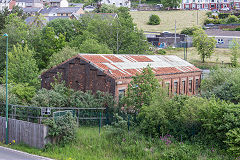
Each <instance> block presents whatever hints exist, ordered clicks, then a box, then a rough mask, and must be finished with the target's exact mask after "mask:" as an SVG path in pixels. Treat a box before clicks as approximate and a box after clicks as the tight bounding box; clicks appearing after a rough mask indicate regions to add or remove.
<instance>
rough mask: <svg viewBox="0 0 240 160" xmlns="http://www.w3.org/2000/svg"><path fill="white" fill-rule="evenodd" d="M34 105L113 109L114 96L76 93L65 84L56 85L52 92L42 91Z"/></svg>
mask: <svg viewBox="0 0 240 160" xmlns="http://www.w3.org/2000/svg"><path fill="white" fill-rule="evenodd" d="M32 105H34V106H38V107H79V108H98V107H112V106H113V105H114V99H113V96H112V95H110V94H108V93H103V92H100V91H97V92H96V94H93V93H92V92H91V91H87V92H82V91H74V90H73V89H70V88H68V87H66V86H65V82H63V81H62V82H61V83H55V84H53V85H52V89H51V90H47V89H45V88H42V89H40V90H39V91H38V92H37V93H36V95H35V96H34V97H33V98H32Z"/></svg>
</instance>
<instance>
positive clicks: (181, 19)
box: [130, 11, 207, 33]
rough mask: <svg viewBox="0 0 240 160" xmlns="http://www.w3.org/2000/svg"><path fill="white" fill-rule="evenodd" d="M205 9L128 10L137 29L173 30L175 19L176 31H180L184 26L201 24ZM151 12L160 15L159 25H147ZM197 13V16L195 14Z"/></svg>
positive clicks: (204, 16)
mask: <svg viewBox="0 0 240 160" xmlns="http://www.w3.org/2000/svg"><path fill="white" fill-rule="evenodd" d="M206 12H207V11H133V12H130V14H131V16H132V17H133V22H134V23H136V24H137V27H138V28H139V29H142V30H143V31H151V32H163V31H170V32H174V31H175V20H176V22H177V23H176V26H177V32H178V33H180V32H181V31H182V30H183V29H184V28H186V27H193V26H196V25H197V17H198V25H203V22H204V20H205V19H206V17H207V15H206ZM152 14H156V15H158V16H159V17H160V19H161V23H160V25H148V24H147V22H148V20H149V17H150V16H151V15H152ZM197 15H198V16H197Z"/></svg>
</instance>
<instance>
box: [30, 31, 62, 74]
mask: <svg viewBox="0 0 240 160" xmlns="http://www.w3.org/2000/svg"><path fill="white" fill-rule="evenodd" d="M36 38H37V40H38V41H34V42H35V44H33V47H34V49H35V51H36V54H35V56H34V58H35V59H36V60H37V64H38V68H39V69H40V70H41V69H45V68H46V67H47V66H48V65H49V58H50V57H51V56H52V55H53V54H54V53H56V52H58V51H60V50H61V49H62V48H63V47H64V46H65V44H66V42H65V37H64V35H62V34H59V36H56V34H55V32H54V30H53V28H51V27H46V28H44V29H43V30H42V33H41V35H40V37H36Z"/></svg>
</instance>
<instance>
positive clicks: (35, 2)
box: [16, 0, 43, 8]
mask: <svg viewBox="0 0 240 160" xmlns="http://www.w3.org/2000/svg"><path fill="white" fill-rule="evenodd" d="M16 6H19V7H21V8H30V7H33V8H42V7H43V0H16Z"/></svg>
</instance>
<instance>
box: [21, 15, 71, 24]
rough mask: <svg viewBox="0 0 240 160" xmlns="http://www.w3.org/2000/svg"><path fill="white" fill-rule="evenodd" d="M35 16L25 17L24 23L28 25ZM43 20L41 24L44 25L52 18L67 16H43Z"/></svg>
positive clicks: (64, 17)
mask: <svg viewBox="0 0 240 160" xmlns="http://www.w3.org/2000/svg"><path fill="white" fill-rule="evenodd" d="M34 18H35V17H27V18H26V19H25V22H26V24H28V25H30V24H32V23H33V21H34ZM44 18H45V20H44V21H43V25H46V24H47V23H48V22H50V21H52V20H54V19H58V18H60V19H66V18H69V17H68V16H45V17H44Z"/></svg>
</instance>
